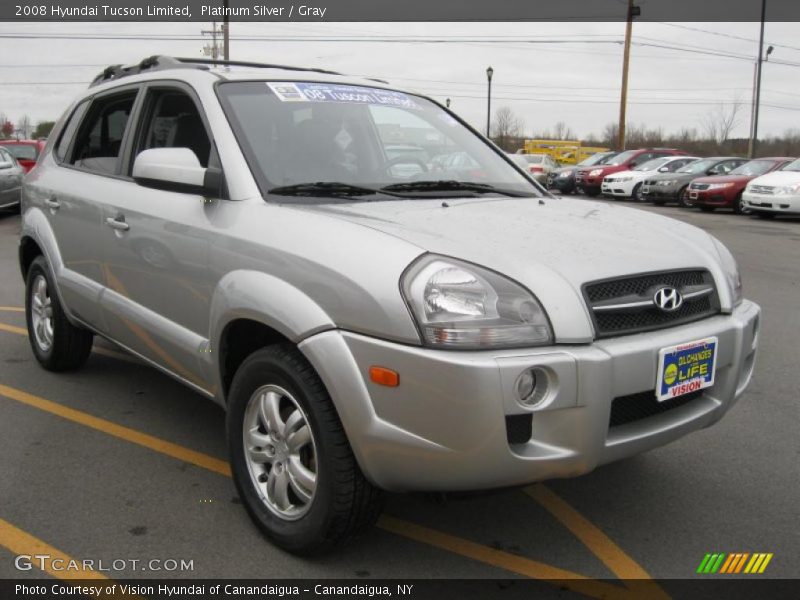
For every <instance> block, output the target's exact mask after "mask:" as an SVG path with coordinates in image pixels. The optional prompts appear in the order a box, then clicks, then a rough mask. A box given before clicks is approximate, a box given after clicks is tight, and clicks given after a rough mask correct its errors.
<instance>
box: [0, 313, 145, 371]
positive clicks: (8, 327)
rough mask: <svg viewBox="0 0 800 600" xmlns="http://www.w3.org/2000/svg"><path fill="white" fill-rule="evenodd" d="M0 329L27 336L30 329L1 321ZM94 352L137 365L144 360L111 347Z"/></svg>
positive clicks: (96, 349) (96, 347)
mask: <svg viewBox="0 0 800 600" xmlns="http://www.w3.org/2000/svg"><path fill="white" fill-rule="evenodd" d="M0 331H7V332H8V333H16V334H18V335H24V336H26V337H27V335H28V330H27V329H25V328H24V327H15V326H14V325H7V324H5V323H0ZM92 352H94V353H95V354H102V355H103V356H110V357H112V358H116V359H118V360H124V361H126V362H129V363H133V364H135V365H141V364H142V362H141V361H140V360H137V359H136V358H134V357H133V356H131V355H129V354H125V353H123V352H117V351H116V350H111V349H110V348H103V347H102V346H93V347H92Z"/></svg>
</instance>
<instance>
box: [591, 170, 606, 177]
mask: <svg viewBox="0 0 800 600" xmlns="http://www.w3.org/2000/svg"><path fill="white" fill-rule="evenodd" d="M602 172H603V169H592V170H591V171H589V177H597V176H598V175H600V173H602Z"/></svg>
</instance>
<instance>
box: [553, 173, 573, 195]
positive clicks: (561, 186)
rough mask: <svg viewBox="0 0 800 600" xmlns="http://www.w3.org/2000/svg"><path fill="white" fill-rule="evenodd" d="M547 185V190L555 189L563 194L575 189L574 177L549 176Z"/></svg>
mask: <svg viewBox="0 0 800 600" xmlns="http://www.w3.org/2000/svg"><path fill="white" fill-rule="evenodd" d="M547 185H548V187H549V188H551V189H556V190H559V191H561V192H565V193H566V192H571V191H573V190H574V189H575V176H574V175H572V176H569V177H559V176H558V175H556V176H551V177H550V178H549V179H548V180H547Z"/></svg>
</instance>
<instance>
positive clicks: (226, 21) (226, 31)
mask: <svg viewBox="0 0 800 600" xmlns="http://www.w3.org/2000/svg"><path fill="white" fill-rule="evenodd" d="M222 6H223V8H224V11H223V13H224V16H223V17H222V30H223V34H222V35H223V38H222V57H223V58H224V59H225V60H230V59H231V33H230V30H231V21H230V18H229V17H228V0H225V1H224V2H223V3H222Z"/></svg>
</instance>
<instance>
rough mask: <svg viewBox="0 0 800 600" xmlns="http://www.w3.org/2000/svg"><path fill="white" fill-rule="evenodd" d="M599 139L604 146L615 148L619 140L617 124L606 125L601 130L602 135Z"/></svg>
mask: <svg viewBox="0 0 800 600" xmlns="http://www.w3.org/2000/svg"><path fill="white" fill-rule="evenodd" d="M600 138H601V139H602V141H603V145H604V146H608V147H609V148H615V147H616V146H617V141H618V140H619V123H609V124H607V125H606V126H605V128H604V129H603V133H602V134H601V136H600Z"/></svg>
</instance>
